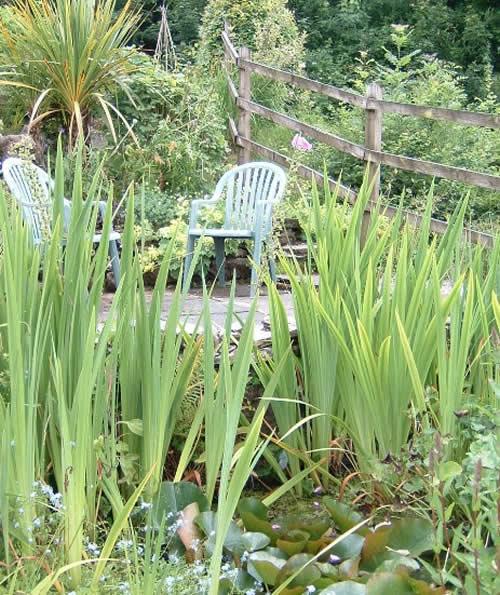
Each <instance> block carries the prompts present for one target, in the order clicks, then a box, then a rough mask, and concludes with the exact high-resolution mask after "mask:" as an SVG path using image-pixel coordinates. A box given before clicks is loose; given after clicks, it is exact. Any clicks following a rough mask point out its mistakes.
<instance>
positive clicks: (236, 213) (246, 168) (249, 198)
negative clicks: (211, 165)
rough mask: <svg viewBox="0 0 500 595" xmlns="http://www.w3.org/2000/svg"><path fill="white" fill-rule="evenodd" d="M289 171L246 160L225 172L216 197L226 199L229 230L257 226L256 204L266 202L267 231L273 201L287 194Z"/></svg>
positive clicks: (265, 225) (266, 231) (263, 223)
mask: <svg viewBox="0 0 500 595" xmlns="http://www.w3.org/2000/svg"><path fill="white" fill-rule="evenodd" d="M286 181H287V180H286V174H285V172H284V171H283V169H281V167H279V166H277V165H274V164H273V163H266V162H264V161H262V162H254V163H246V164H245V165H240V166H238V167H235V168H233V169H232V170H230V171H228V172H227V173H225V174H224V175H223V176H222V178H221V179H220V180H219V183H218V184H217V187H216V189H215V192H214V198H217V199H219V198H224V199H225V207H226V208H225V220H224V228H225V229H254V227H255V223H256V221H255V219H256V205H257V202H258V201H266V203H267V204H266V205H265V206H264V209H263V212H262V226H263V233H264V234H267V233H269V231H270V230H271V222H272V221H271V220H272V209H273V204H275V203H277V202H279V201H280V200H281V198H282V197H283V194H284V192H285V187H286Z"/></svg>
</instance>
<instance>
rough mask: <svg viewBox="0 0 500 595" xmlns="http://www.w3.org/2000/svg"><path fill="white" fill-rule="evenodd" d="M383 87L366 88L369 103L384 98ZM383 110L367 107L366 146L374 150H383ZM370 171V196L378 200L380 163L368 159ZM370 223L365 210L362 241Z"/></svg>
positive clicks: (372, 84)
mask: <svg viewBox="0 0 500 595" xmlns="http://www.w3.org/2000/svg"><path fill="white" fill-rule="evenodd" d="M383 94H384V93H383V90H382V87H381V86H380V85H379V84H378V83H370V84H369V85H368V86H367V88H366V99H367V103H368V101H369V100H370V99H382V98H383ZM382 118H383V114H382V111H381V110H380V109H378V108H373V107H370V108H367V109H366V118H365V147H366V148H367V149H372V150H373V151H381V150H382V128H383V124H382ZM366 167H367V172H368V183H369V184H373V186H372V191H371V194H370V198H371V200H373V201H375V202H376V201H377V200H378V198H379V192H380V166H379V164H378V163H373V162H370V161H368V162H367V164H366ZM369 225H370V213H369V211H365V212H364V215H363V224H362V226H361V243H362V244H364V242H365V240H366V234H367V232H368V227H369Z"/></svg>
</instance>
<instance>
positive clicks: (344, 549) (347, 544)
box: [329, 533, 365, 560]
mask: <svg viewBox="0 0 500 595" xmlns="http://www.w3.org/2000/svg"><path fill="white" fill-rule="evenodd" d="M364 542H365V538H364V537H361V535H358V534H357V533H351V534H350V535H347V536H346V537H344V538H343V539H342V541H339V543H336V544H335V545H334V546H333V547H332V548H331V549H330V550H329V554H335V555H336V556H338V557H339V558H341V559H342V560H348V559H349V558H356V557H357V556H359V555H360V553H361V550H362V548H363V544H364Z"/></svg>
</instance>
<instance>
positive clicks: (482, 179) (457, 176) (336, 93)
mask: <svg viewBox="0 0 500 595" xmlns="http://www.w3.org/2000/svg"><path fill="white" fill-rule="evenodd" d="M222 44H223V47H224V54H225V57H226V60H227V62H228V63H229V64H232V65H234V66H236V67H237V68H238V69H239V88H237V87H236V85H235V84H234V83H233V81H232V79H231V77H230V76H229V74H228V75H227V82H228V89H229V93H230V95H231V97H232V99H233V101H234V102H235V104H236V106H237V107H238V114H239V115H238V122H237V123H235V122H234V121H233V120H232V119H231V118H230V119H229V127H230V132H231V136H232V138H233V142H234V143H235V145H236V146H238V147H239V151H240V154H239V161H240V163H247V162H248V161H250V159H251V154H252V153H255V154H257V155H260V156H261V157H264V158H265V159H267V160H269V161H273V162H275V163H278V164H280V165H283V166H289V165H290V164H291V160H290V158H289V157H287V156H286V155H283V154H281V153H279V152H277V151H274V150H272V149H270V148H269V147H266V146H264V145H261V144H258V143H256V142H255V141H253V140H252V137H251V116H252V114H255V115H258V116H260V117H262V118H265V119H266V120H269V121H271V122H274V123H275V124H278V125H281V126H284V127H285V128H288V129H290V130H293V131H295V132H298V133H300V134H304V135H307V136H309V137H311V138H314V139H315V140H317V141H319V142H321V143H324V144H326V145H328V146H330V147H333V148H334V149H337V150H338V151H341V152H342V153H347V154H348V155H351V156H352V157H355V158H356V159H360V160H362V161H364V162H366V164H367V168H368V175H369V178H370V180H371V181H372V182H373V191H372V195H371V197H370V198H371V200H370V201H369V203H368V205H367V210H368V211H370V210H372V209H373V208H374V206H375V205H376V203H377V200H378V197H379V190H380V167H381V166H389V167H393V168H397V169H400V170H404V171H410V172H414V173H419V174H425V175H429V176H435V177H439V178H445V179H447V180H453V181H456V182H462V183H464V184H469V185H472V186H477V187H479V188H487V189H488V190H492V191H497V192H498V191H500V176H495V175H492V174H488V173H481V172H478V171H472V170H469V169H465V168H462V167H454V166H451V165H444V164H441V163H434V162H432V161H425V160H421V159H415V158H413V157H405V156H403V155H394V154H392V153H387V152H386V151H383V150H382V135H383V115H384V113H396V114H402V115H405V116H412V117H417V118H430V119H433V120H444V121H448V122H453V123H455V124H462V125H468V126H483V127H486V128H497V129H498V128H500V116H498V115H493V114H486V113H479V112H468V111H462V110H453V109H445V108H440V107H428V106H421V105H412V104H406V103H397V102H394V101H386V100H384V99H383V90H382V88H381V87H380V85H378V84H377V83H371V84H370V85H368V87H367V90H366V95H360V94H358V93H354V92H352V91H344V90H343V89H339V88H338V87H334V86H333V85H327V84H325V83H320V82H317V81H313V80H311V79H308V78H306V77H303V76H299V75H296V74H293V73H291V72H287V71H284V70H280V69H278V68H273V67H271V66H266V65H264V64H259V63H258V62H253V61H252V60H251V56H250V51H249V49H248V48H244V47H242V48H239V49H238V50H237V49H236V48H235V47H234V45H233V43H232V42H231V39H230V36H229V31H228V28H227V27H226V28H225V30H224V31H223V33H222ZM252 73H256V74H258V75H260V76H263V77H266V78H268V79H271V80H273V81H279V82H284V83H288V84H290V85H293V86H296V87H300V88H301V89H306V90H308V91H313V92H315V93H319V94H321V95H324V96H327V97H331V98H333V99H336V100H338V101H341V102H343V103H347V104H349V105H352V106H354V107H357V108H361V109H363V110H364V111H365V143H364V145H360V144H357V143H353V142H351V141H349V140H346V139H344V138H341V137H340V136H337V135H335V134H332V133H330V132H325V131H323V130H320V129H319V128H316V127H315V126H311V125H309V124H306V123H305V122H301V121H299V120H296V119H295V118H292V117H290V116H288V115H286V114H283V113H281V112H278V111H275V110H273V109H270V108H268V107H265V106H263V105H261V104H259V103H256V102H255V101H252V98H251V74H252ZM297 171H298V174H299V175H301V176H303V177H306V178H309V179H312V178H315V179H316V180H317V181H319V182H323V174H321V173H320V172H318V171H316V170H313V169H311V168H309V167H306V166H304V165H299V166H298V168H297ZM328 182H329V183H330V185H331V186H332V187H334V186H337V185H338V182H337V181H336V180H333V179H331V178H329V179H328ZM339 194H340V195H341V196H343V197H346V198H348V199H349V200H350V201H351V202H354V201H355V200H356V193H355V192H354V191H353V190H351V189H350V188H347V187H345V186H342V185H339ZM397 212H398V209H396V208H394V207H390V206H384V214H385V215H386V216H388V217H394V216H395V215H396V213H397ZM405 218H406V221H407V222H408V223H409V224H411V225H414V226H418V225H419V224H420V222H421V221H422V217H421V215H418V214H417V213H413V212H410V211H406V212H405ZM447 227H448V225H447V223H446V222H445V221H440V220H438V219H433V220H432V222H431V229H432V231H434V232H437V233H444V232H445V231H446V229H447ZM464 235H465V237H466V238H467V239H468V240H470V241H472V242H475V243H480V244H483V245H486V246H492V244H493V237H492V236H491V235H489V234H486V233H482V232H478V231H474V230H471V229H466V230H465V232H464Z"/></svg>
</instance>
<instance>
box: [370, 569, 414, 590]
mask: <svg viewBox="0 0 500 595" xmlns="http://www.w3.org/2000/svg"><path fill="white" fill-rule="evenodd" d="M366 588H367V592H368V593H369V595H388V594H389V593H390V594H391V595H415V593H414V591H413V589H412V587H411V584H410V582H409V580H408V575H405V574H399V573H395V572H377V573H376V574H374V575H373V576H372V577H371V578H370V580H369V581H368V582H367V584H366Z"/></svg>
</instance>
